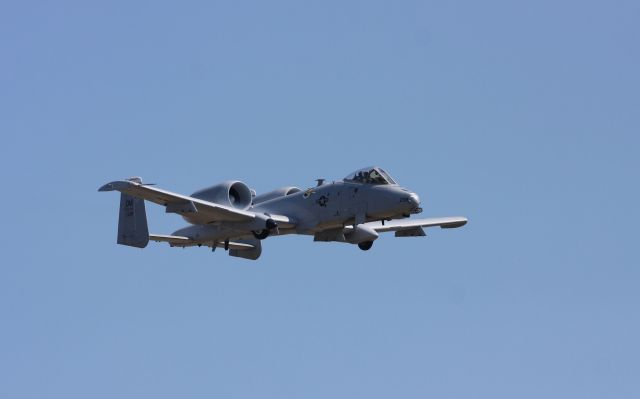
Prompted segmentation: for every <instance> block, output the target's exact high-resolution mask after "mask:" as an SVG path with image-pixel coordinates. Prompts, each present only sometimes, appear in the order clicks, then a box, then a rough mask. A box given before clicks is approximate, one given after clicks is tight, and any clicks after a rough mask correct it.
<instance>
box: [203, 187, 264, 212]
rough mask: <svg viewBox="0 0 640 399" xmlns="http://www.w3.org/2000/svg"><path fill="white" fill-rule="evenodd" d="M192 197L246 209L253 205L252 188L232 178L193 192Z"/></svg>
mask: <svg viewBox="0 0 640 399" xmlns="http://www.w3.org/2000/svg"><path fill="white" fill-rule="evenodd" d="M191 196H192V197H195V198H199V199H201V200H205V201H209V202H214V203H216V204H220V205H225V206H230V207H233V208H238V209H242V210H245V209H247V208H249V207H250V206H251V199H252V198H251V189H249V187H248V186H247V185H246V184H244V183H243V182H241V181H237V180H230V181H226V182H224V183H220V184H216V185H215V186H211V187H207V188H203V189H202V190H199V191H196V192H195V193H193V194H191Z"/></svg>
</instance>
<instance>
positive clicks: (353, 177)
mask: <svg viewBox="0 0 640 399" xmlns="http://www.w3.org/2000/svg"><path fill="white" fill-rule="evenodd" d="M343 181H345V182H349V183H362V184H398V183H396V181H395V180H393V178H391V176H389V174H388V173H387V172H385V171H384V169H382V168H379V167H377V166H370V167H368V168H362V169H360V170H356V171H355V172H353V173H351V174H350V175H348V176H347V177H345V178H344V179H343Z"/></svg>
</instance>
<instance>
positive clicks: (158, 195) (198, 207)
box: [98, 180, 255, 223]
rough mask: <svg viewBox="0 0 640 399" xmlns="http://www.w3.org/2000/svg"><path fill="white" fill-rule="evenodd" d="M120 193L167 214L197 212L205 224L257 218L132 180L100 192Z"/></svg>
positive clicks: (107, 186) (240, 211)
mask: <svg viewBox="0 0 640 399" xmlns="http://www.w3.org/2000/svg"><path fill="white" fill-rule="evenodd" d="M114 190H116V191H120V192H121V193H124V194H128V195H131V196H133V197H137V198H142V199H144V200H147V201H151V202H154V203H156V204H159V205H162V206H166V207H167V212H174V213H188V212H196V213H197V214H198V217H199V218H202V220H203V222H204V223H209V222H214V221H223V222H250V221H252V220H253V219H254V218H255V214H254V213H253V212H247V211H243V210H240V209H236V208H231V207H227V206H224V205H219V204H215V203H213V202H209V201H205V200H201V199H198V198H194V197H189V196H187V195H181V194H176V193H172V192H170V191H166V190H162V189H159V188H156V187H153V186H149V185H146V184H142V183H138V182H136V181H130V180H118V181H112V182H111V183H107V184H105V185H104V186H102V187H100V189H99V190H98V191H114Z"/></svg>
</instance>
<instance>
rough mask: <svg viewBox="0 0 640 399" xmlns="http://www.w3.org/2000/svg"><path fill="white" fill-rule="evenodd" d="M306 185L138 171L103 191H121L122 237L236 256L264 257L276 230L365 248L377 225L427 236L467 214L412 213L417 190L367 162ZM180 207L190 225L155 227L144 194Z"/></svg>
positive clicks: (173, 209)
mask: <svg viewBox="0 0 640 399" xmlns="http://www.w3.org/2000/svg"><path fill="white" fill-rule="evenodd" d="M317 182H318V184H317V186H315V187H313V188H309V189H307V190H301V189H299V188H297V187H283V188H280V189H277V190H274V191H271V192H268V193H265V194H261V195H256V193H255V191H253V190H251V189H249V187H248V186H247V185H246V184H244V183H243V182H241V181H237V180H232V181H226V182H224V183H220V184H218V185H215V186H212V187H208V188H205V189H202V190H199V191H196V192H195V193H193V194H192V195H190V196H187V195H181V194H176V193H172V192H170V191H166V190H161V189H159V188H156V187H153V185H150V184H144V183H143V182H142V180H141V179H140V178H139V177H132V178H130V179H127V180H119V181H113V182H111V183H107V184H105V185H104V186H102V187H100V189H99V190H98V191H114V190H116V191H120V192H121V193H122V194H121V195H120V217H119V220H118V244H122V245H128V246H132V247H138V248H144V247H146V246H147V244H148V243H149V240H153V241H157V242H167V243H169V245H170V246H172V247H191V246H198V247H200V246H203V245H204V246H207V247H211V248H212V249H213V250H214V251H215V249H216V247H222V248H224V249H225V250H227V251H228V252H229V255H231V256H237V257H241V258H245V259H254V260H255V259H258V257H259V256H260V254H261V253H262V245H261V241H262V240H264V239H265V238H267V237H269V236H272V235H285V234H306V235H312V236H313V239H314V241H336V242H344V243H349V244H358V247H360V249H362V250H364V251H366V250H369V249H370V248H371V246H372V245H373V241H375V240H376V239H377V238H378V233H383V232H387V231H394V232H395V235H396V237H416V236H425V235H426V234H425V232H424V230H423V229H422V228H423V227H431V226H440V227H441V228H455V227H460V226H464V225H465V224H466V223H467V219H466V218H464V217H443V218H431V219H408V218H409V216H410V215H412V214H417V213H420V212H422V208H420V199H419V197H418V195H417V194H415V193H413V192H411V191H409V190H407V189H405V188H402V187H400V186H399V185H398V184H397V183H396V182H395V180H393V178H391V176H389V174H388V173H387V172H385V171H384V170H383V169H382V168H379V167H368V168H363V169H360V170H357V171H355V172H354V173H351V174H350V175H348V176H347V177H345V178H344V179H342V180H339V181H333V182H331V183H326V182H325V181H324V179H318V180H317ZM145 200H147V201H151V202H154V203H156V204H159V205H162V206H164V207H165V208H166V212H167V213H176V214H178V215H180V216H182V217H183V218H184V220H186V221H187V222H188V223H190V225H189V226H188V227H184V228H182V229H179V230H177V231H175V232H174V233H173V234H171V235H161V234H149V229H148V227H147V216H146V210H145V205H144V201H145Z"/></svg>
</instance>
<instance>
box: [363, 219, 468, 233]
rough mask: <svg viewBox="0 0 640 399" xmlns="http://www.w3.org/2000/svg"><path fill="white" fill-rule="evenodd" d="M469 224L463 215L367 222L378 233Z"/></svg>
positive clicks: (366, 224) (445, 227)
mask: <svg viewBox="0 0 640 399" xmlns="http://www.w3.org/2000/svg"><path fill="white" fill-rule="evenodd" d="M465 224H467V218H465V217H462V216H449V217H442V218H429V219H415V220H410V219H400V220H392V221H390V222H386V223H385V224H382V223H380V222H371V223H365V226H367V227H371V228H372V229H374V230H375V231H376V232H378V233H385V232H388V231H402V230H412V229H415V228H417V227H434V226H440V227H441V228H443V229H455V228H456V227H462V226H464V225H465Z"/></svg>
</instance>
